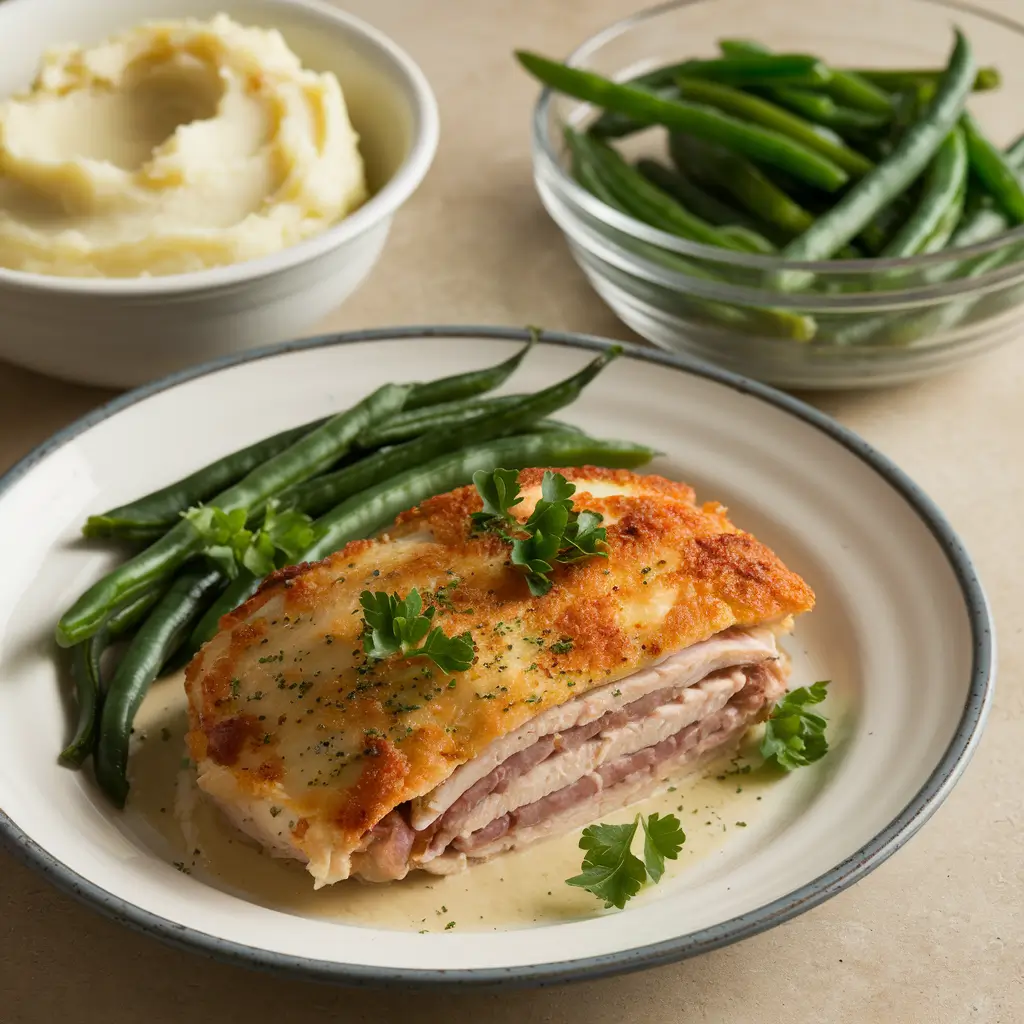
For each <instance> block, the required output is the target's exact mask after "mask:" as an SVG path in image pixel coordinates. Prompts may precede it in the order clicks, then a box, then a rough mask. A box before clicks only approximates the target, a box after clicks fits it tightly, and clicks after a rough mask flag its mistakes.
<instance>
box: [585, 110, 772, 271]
mask: <svg viewBox="0 0 1024 1024" xmlns="http://www.w3.org/2000/svg"><path fill="white" fill-rule="evenodd" d="M565 137H566V141H567V143H568V145H569V147H570V148H571V149H573V151H574V152H575V151H577V150H579V151H582V152H583V153H585V154H586V156H587V158H588V159H589V160H591V161H592V162H593V163H594V164H595V165H596V167H597V168H598V171H599V173H600V174H601V175H602V176H603V178H604V181H605V184H606V185H607V187H608V189H609V191H611V193H612V194H613V195H614V196H615V197H616V198H617V199H618V200H619V202H620V203H621V204H622V205H623V206H624V207H625V208H626V210H627V211H628V212H629V213H630V214H631V215H632V216H633V217H635V218H637V220H642V221H644V222H645V223H647V224H650V225H652V226H653V227H656V228H659V229H660V230H662V231H667V232H669V233H670V234H674V235H679V237H680V238H686V239H688V240H690V241H693V242H701V243H703V244H704V245H717V246H719V247H720V248H723V249H734V250H738V251H740V252H760V251H762V250H761V248H760V247H759V246H757V247H755V246H754V245H753V244H752V243H751V242H750V241H749V239H748V238H747V237H746V236H744V237H742V238H736V237H735V236H734V234H730V233H727V230H726V229H724V228H718V227H715V226H714V225H713V224H709V223H708V222H707V221H705V220H701V218H700V217H697V216H696V215H695V214H692V213H690V211H689V210H687V209H685V208H684V207H683V206H681V205H680V204H679V203H677V202H676V201H675V199H673V198H672V196H670V195H669V194H668V193H666V192H664V191H663V190H662V189H660V188H658V187H657V186H656V185H652V184H651V183H650V182H649V181H648V180H647V179H646V178H645V177H644V176H643V175H642V174H641V173H640V172H639V171H637V170H636V168H635V167H631V166H630V165H629V164H628V163H626V161H625V160H623V159H622V157H621V156H619V154H618V153H616V152H615V150H613V149H611V148H610V147H609V146H608V145H606V144H605V143H604V142H601V140H600V139H594V138H589V137H587V136H585V135H579V134H577V133H576V132H574V131H573V130H572V129H571V128H566V129H565Z"/></svg>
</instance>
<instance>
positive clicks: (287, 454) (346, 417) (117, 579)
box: [57, 384, 409, 647]
mask: <svg viewBox="0 0 1024 1024" xmlns="http://www.w3.org/2000/svg"><path fill="white" fill-rule="evenodd" d="M408 391H409V389H408V387H404V386H398V385H394V384H387V385H385V386H384V387H382V388H378V389H377V390H376V391H375V392H373V394H371V395H369V396H368V397H367V398H364V399H363V400H362V401H361V402H358V403H357V404H356V405H354V406H353V407H352V408H351V409H349V410H348V411H346V412H343V413H340V414H339V415H337V416H333V417H332V418H331V419H329V420H328V421H327V422H326V423H325V424H324V425H323V426H321V427H318V428H317V429H316V430H314V431H313V432H312V433H310V434H307V435H306V436H305V437H303V438H300V439H299V440H298V441H296V442H295V444H293V445H292V446H291V447H290V448H286V449H285V450H284V451H283V452H279V453H278V454H277V455H275V456H274V457H273V458H271V459H269V460H268V461H267V462H265V463H263V464H262V465H261V466H258V467H257V468H256V469H254V470H252V471H251V472H250V473H248V474H247V475H246V476H244V477H243V478H242V479H241V480H240V481H239V482H238V483H236V484H234V485H232V486H231V487H229V488H228V489H227V490H226V491H223V492H221V493H220V494H218V495H216V496H215V497H214V499H213V504H215V505H217V506H218V507H220V508H222V509H224V511H226V512H231V511H233V510H235V509H246V510H247V511H252V510H254V509H255V508H258V507H260V506H261V505H263V503H264V502H265V501H266V500H267V498H269V497H271V496H272V495H274V494H277V493H278V492H279V491H282V490H284V489H285V488H286V487H290V486H291V485H292V484H295V483H298V482H299V481H301V480H306V479H308V478H309V477H311V476H314V475H316V474H317V473H321V472H323V471H324V470H325V469H327V468H328V467H329V466H331V465H332V464H333V463H334V462H336V461H337V460H338V459H339V458H340V457H341V456H342V455H344V454H345V452H347V451H348V449H349V448H350V447H351V446H352V444H353V443H354V441H355V439H356V437H358V435H359V434H360V433H361V432H362V431H363V430H365V429H366V427H367V426H368V425H369V424H370V423H373V422H374V421H375V420H378V419H380V418H382V417H385V416H388V415H390V414H392V413H394V412H397V411H398V410H400V409H401V408H402V404H403V402H404V401H405V398H406V395H407V394H408ZM202 549H203V539H202V537H201V536H200V534H199V531H198V530H196V528H195V527H194V526H193V525H192V524H191V523H190V522H188V520H185V519H182V520H181V521H179V522H178V523H177V524H176V525H175V526H173V527H172V528H171V529H170V530H169V531H168V532H167V533H165V534H164V535H163V537H161V538H160V539H159V540H158V541H156V543H154V544H152V545H150V546H149V547H148V548H146V549H145V550H144V551H141V552H140V553H139V554H137V555H135V556H134V557H133V558H130V559H129V560H128V561H126V562H123V563H122V564H121V565H120V566H118V567H117V568H116V569H115V570H114V571H113V572H111V573H109V574H108V575H106V576H104V577H103V578H102V579H101V580H99V581H98V582H96V583H94V584H93V585H92V586H91V587H90V588H89V589H88V590H87V591H86V592H85V593H84V594H83V595H82V596H81V597H80V598H79V599H78V600H77V601H76V602H75V603H74V604H73V605H72V606H71V608H70V609H69V610H68V611H67V612H65V613H64V615H63V616H62V617H61V620H60V622H59V623H58V624H57V642H58V643H59V644H60V645H61V646H62V647H70V646H72V645H73V644H77V643H80V642H81V641H82V640H85V639H86V638H87V637H90V636H92V635H93V634H94V633H95V632H96V631H97V630H98V629H99V628H100V627H101V626H102V625H103V622H104V620H105V619H106V618H107V616H108V615H110V613H111V612H112V611H114V610H115V609H117V608H119V607H120V606H121V605H124V604H127V603H128V602H129V601H132V600H133V599H135V598H136V597H138V596H139V595H140V594H142V593H143V592H144V591H146V590H149V589H150V588H151V587H153V586H154V585H155V584H157V583H159V582H160V581H161V580H163V579H164V578H165V577H167V576H168V575H169V574H170V573H172V572H174V570H175V569H177V568H178V567H179V566H180V565H182V564H183V563H184V562H185V561H187V560H188V559H189V558H191V557H192V556H193V555H197V554H199V553H200V552H201V551H202Z"/></svg>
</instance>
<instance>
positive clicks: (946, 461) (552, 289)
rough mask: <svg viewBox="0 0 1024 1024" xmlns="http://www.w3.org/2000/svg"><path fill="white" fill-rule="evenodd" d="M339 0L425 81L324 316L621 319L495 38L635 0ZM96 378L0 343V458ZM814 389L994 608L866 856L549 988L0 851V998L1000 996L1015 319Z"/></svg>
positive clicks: (364, 1001)
mask: <svg viewBox="0 0 1024 1024" xmlns="http://www.w3.org/2000/svg"><path fill="white" fill-rule="evenodd" d="M751 2H752V3H753V0H751ZM346 6H348V7H349V8H351V9H353V10H354V11H355V12H356V13H359V14H362V15H363V16H365V17H367V18H368V19H369V20H371V21H373V22H374V23H375V24H376V25H378V26H379V27H380V28H382V29H383V30H384V31H386V32H388V33H391V34H392V35H394V37H395V38H396V39H398V40H399V42H401V43H402V44H403V45H405V46H406V47H407V48H408V49H409V51H410V52H411V53H412V54H413V56H414V57H415V58H416V59H417V60H418V61H420V62H421V64H422V67H423V69H424V70H425V72H426V73H427V75H428V77H429V78H430V80H431V81H432V83H433V85H434V87H435V89H436V90H437V94H438V99H439V102H440V108H441V120H442V133H441V135H442V142H441V148H440V151H439V153H438V157H437V161H436V163H435V165H434V168H433V170H432V171H431V173H430V175H429V177H428V178H427V181H426V183H425V184H424V186H423V188H422V189H421V190H420V192H419V193H418V194H417V195H416V196H415V198H414V199H413V201H412V202H411V203H410V204H409V206H408V207H407V208H406V209H404V210H403V211H402V212H401V214H400V216H399V217H398V219H397V221H396V223H395V227H394V231H393V234H392V237H391V239H390V241H389V243H388V246H387V249H386V251H385V254H384V257H383V259H382V260H381V263H380V265H379V267H378V268H377V270H376V272H375V273H374V275H373V277H372V279H371V280H370V281H369V283H368V284H366V285H365V286H364V287H363V289H362V290H361V291H360V292H359V293H358V294H357V295H356V296H355V297H354V298H353V299H352V300H350V302H349V303H348V304H347V305H346V306H345V308H344V309H343V310H341V311H339V312H338V313H337V314H336V315H335V316H333V317H332V318H331V319H330V321H329V322H328V323H327V324H326V325H325V326H327V327H330V328H339V329H345V328H360V327H369V326H383V325H389V324H398V323H430V322H463V323H494V324H506V323H508V324H523V323H540V324H544V325H545V326H548V327H552V328H565V329H571V330H578V331H587V332H592V333H596V334H602V335H606V336H611V337H620V338H621V337H629V336H630V335H629V333H628V332H627V331H626V330H625V329H624V328H622V327H621V326H620V325H619V324H618V322H617V321H616V320H615V319H614V317H613V316H612V315H611V314H610V313H609V312H608V311H607V309H605V307H604V306H603V305H602V303H601V302H600V300H598V299H597V298H596V297H595V295H594V294H593V293H592V292H591V290H590V289H589V287H588V286H587V284H586V283H585V281H584V279H583V277H582V275H581V274H580V272H579V271H578V270H577V269H576V267H575V265H574V264H573V262H572V261H571V259H570V257H569V254H568V252H567V250H566V248H565V245H564V244H563V242H562V239H561V237H560V235H559V233H558V232H557V230H556V229H555V228H554V226H553V225H552V224H551V223H550V222H549V221H548V219H547V217H546V215H545V213H544V211H543V209H542V208H541V205H540V203H539V201H538V200H537V197H536V195H535V193H534V189H533V183H532V176H531V171H530V157H529V130H528V120H529V111H530V106H531V102H532V99H533V96H534V88H533V86H532V84H531V83H530V82H529V81H528V80H527V79H526V76H525V75H523V74H521V73H519V72H518V71H517V69H516V68H515V66H514V65H513V63H512V61H511V60H510V59H509V50H510V49H511V48H512V46H513V45H518V46H526V47H535V48H537V49H540V50H543V51H545V52H550V53H555V54H558V53H564V52H567V51H568V50H569V49H570V48H571V47H572V46H573V45H574V44H575V43H576V42H578V41H579V40H581V39H583V38H584V37H585V36H587V35H589V34H590V33H591V32H593V31H594V30H596V29H597V28H599V27H601V26H603V25H605V24H607V23H609V22H610V21H613V20H614V19H615V18H617V17H620V16H622V15H624V14H626V13H628V12H629V11H630V10H631V9H632V8H633V7H634V4H633V3H631V2H630V0H588V2H587V3H583V2H582V0H563V2H561V3H554V2H551V0H488V2H487V3H480V2H479V0H476V2H474V0H445V2H443V3H441V2H437V3H432V4H427V3H418V4H413V3H409V2H407V0H358V2H350V3H348V4H347V5H346ZM1001 6H1002V7H1003V9H1005V10H1007V11H1010V10H1013V9H1014V7H1015V2H1014V0H1004V3H1003V4H1001ZM1019 8H1020V0H1016V9H1017V12H1018V13H1019ZM456 26H457V30H456ZM106 397H108V396H107V394H106V393H104V392H101V391H97V390H89V389H85V388H80V387H75V386H73V385H68V384H61V383H57V382H54V381H50V380H45V379H43V378H41V377H37V376H34V375H32V374H29V373H25V372H22V371H19V370H14V369H11V368H8V367H4V366H0V469H2V468H3V467H5V466H6V465H8V464H9V463H10V462H12V461H13V460H15V459H16V458H17V457H19V456H20V455H22V454H24V453H25V452H27V451H28V450H29V449H30V448H31V447H32V446H33V445H35V444H37V443H38V442H40V441H42V440H43V439H44V438H46V437H47V436H48V435H49V434H50V433H51V432H53V431H54V430H56V429H57V428H59V427H61V426H63V425H65V424H66V423H68V422H69V421H71V420H72V419H74V418H75V417H77V416H79V415H80V414H82V413H84V412H86V411H87V410H89V409H91V408H93V407H94V406H95V405H97V404H98V403H99V402H102V401H103V400H104V399H105V398H106ZM813 400H814V401H815V404H817V405H818V406H819V407H820V408H822V409H824V410H825V411H827V412H829V413H831V414H833V415H835V416H837V417H838V418H839V419H840V420H841V421H842V422H843V423H845V424H847V425H848V426H850V427H852V428H853V429H855V430H857V431H859V432H860V433H861V434H863V435H864V436H865V437H867V438H868V440H869V441H871V442H872V443H873V444H875V445H877V446H878V447H879V448H880V449H881V450H882V451H883V452H885V453H886V454H887V455H889V456H890V457H891V458H893V459H895V460H896V462H897V463H899V465H900V466H902V467H903V468H904V469H905V470H906V471H907V472H908V473H910V474H911V476H913V477H914V478H915V479H916V480H917V481H918V482H919V483H920V484H921V485H922V486H923V487H924V488H925V489H926V490H927V491H928V492H929V493H930V494H931V495H932V497H933V498H934V499H935V500H936V501H937V502H938V504H939V505H940V506H941V507H942V508H943V509H944V510H945V512H946V514H947V515H948V516H949V518H950V519H951V520H952V523H953V525H954V526H955V527H956V528H957V529H958V530H959V531H960V532H961V533H962V535H963V537H964V539H965V541H966V543H967V546H968V548H969V550H970V551H971V553H972V554H973V556H974V558H975V559H976V561H977V564H978V568H979V570H980V573H981V576H982V579H983V581H984V583H985V585H986V587H987V589H988V593H989V596H990V598H991V601H992V604H993V606H994V609H995V616H996V620H997V625H998V629H999V642H1000V648H1001V650H1000V663H1001V666H1000V684H999V690H998V694H997V698H996V705H995V708H994V710H993V712H992V715H991V719H990V721H989V724H988V729H987V731H986V733H985V736H984V739H983V741H982V743H981V746H980V749H979V751H978V753H977V755H976V757H975V758H974V761H973V763H972V764H971V766H970V768H969V769H968V771H967V773H966V775H965V776H964V779H963V781H962V783H961V784H960V785H959V786H958V787H957V789H956V791H955V792H954V793H953V795H952V796H951V797H950V799H949V801H948V802H947V803H946V804H945V805H944V806H943V807H942V809H941V810H940V811H939V812H938V814H937V815H936V816H935V818H934V819H933V820H932V821H931V822H930V823H929V824H928V825H927V826H926V827H925V828H924V830H923V831H922V832H921V833H920V835H919V836H918V837H917V838H915V839H913V840H912V841H911V843H910V844H909V846H908V847H906V848H905V849H904V850H902V851H901V852H899V853H898V854H897V855H896V856H895V857H894V858H893V859H892V860H890V861H888V862H887V863H886V864H884V865H883V866H882V867H881V868H879V869H878V870H877V871H876V872H875V873H874V874H872V875H870V876H869V877H868V878H867V879H866V880H865V881H862V882H861V883H860V884H858V885H856V886H855V887H854V888H852V889H851V890H848V891H847V892H845V893H843V894H842V895H840V896H838V897H837V898H835V899H833V900H831V901H829V902H828V903H826V904H825V905H823V906H821V907H818V908H817V909H815V910H813V911H811V912H809V913H807V914H805V915H803V916H802V917H799V918H797V919H796V920H795V921H792V922H790V923H788V924H786V925H783V926H782V927H780V928H777V929H775V930H773V931H771V932H769V933H767V934H764V935H761V936H759V937H757V938H754V939H751V940H749V941H747V942H744V943H742V944H740V945H737V946H733V947H731V948H729V949H724V950H721V951H720V952H717V953H713V954H711V955H708V956H704V957H701V958H698V959H696V960H692V961H689V962H686V963H682V964H678V965H675V966H669V967H664V968H661V969H658V970H653V971H649V972H645V973H640V974H635V975H631V976H628V977H624V978H618V979H611V980H605V981H599V982H593V983H587V984H584V985H580V986H573V987H568V988H561V989H552V990H538V991H532V992H519V993H502V994H497V995H494V994H483V993H477V994H469V995H466V996H463V997H456V996H451V995H445V996H440V995H431V994H429V993H425V994H424V993H420V994H415V995H412V996H410V995H408V994H406V993H404V992H402V991H399V990H396V989H391V990H388V991H383V992H374V991H354V990H344V989H338V988H331V987H327V986H324V985H317V984H307V983H301V982H294V981H286V980H281V979H278V978H274V977H269V976H264V975H260V974H256V973H252V972H249V971H246V970H243V969H241V968H237V967H229V966H224V965H221V964H217V963H213V962H210V961H207V960H204V959H202V958H200V957H199V956H197V955H194V954H191V953H186V952H181V951H178V950H173V949H169V948H166V947H165V946H163V945H161V944H160V943H159V942H157V941H156V940H153V939H150V938H148V937H143V936H140V935H136V934H134V933H132V932H129V931H127V930H125V929H124V928H122V927H121V926H119V925H116V924H114V923H112V922H110V921H108V920H106V919H105V918H103V917H100V916H99V915H98V914H97V913H95V912H94V911H92V910H90V909H87V908H85V907H83V906H81V905H79V904H78V903H76V902H74V901H73V900H72V899H70V898H69V897H67V896H65V895H63V894H62V893H59V892H57V891H56V890H55V889H53V888H52V887H51V886H50V884H49V883H48V882H46V881H44V880H43V879H42V878H40V877H38V876H37V875H35V874H34V873H32V872H31V871H29V870H27V869H26V868H24V867H22V866H21V865H20V864H18V863H16V862H14V861H13V860H11V859H10V858H9V857H7V856H5V855H2V854H0V1024H51V1022H56V1021H60V1022H63V1024H80V1022H81V1024H91V1022H93V1021H96V1022H99V1021H103V1022H104V1024H137V1022H141V1021H145V1022H147V1024H165V1022H178V1021H193V1022H200V1024H202V1022H205V1021H214V1020H218V1021H220V1020H224V1021H236V1020H245V1021H248V1022H252V1024H261V1022H271V1021H273V1022H275V1024H276V1022H281V1021H289V1020H292V1019H296V1018H298V1017H299V1015H300V1014H301V1016H302V1017H303V1018H306V1019H311V1020H320V1021H326V1020H345V1021H347V1022H352V1024H356V1022H361V1021H380V1020H385V1021H390V1020H406V1021H409V1022H414V1024H419V1022H424V1024H427V1022H431V1024H432V1022H435V1021H437V1022H439V1021H450V1020H453V1019H454V1020H487V1021H492V1022H494V1024H513V1022H515V1024H520V1022H523V1021H527V1020H531V1021H533V1020H536V1021H553V1022H566V1024H584V1022H585V1024H612V1022H616V1024H618V1022H621V1021H632V1020H636V1021H643V1022H644V1024H662V1022H664V1024H670V1022H676V1021H681V1020H684V1019H685V1020H686V1021H688V1022H693V1024H697V1022H707V1024H755V1022H759V1021H768V1020H773V1021H774V1020H779V1021H785V1022H786V1024H876V1022H885V1024H888V1022H890V1021H892V1022H900V1024H916V1022H921V1024H967V1022H971V1024H975V1022H976V1024H1011V1022H1020V1021H1024V968H1022V963H1024V954H1022V950H1024V803H1022V799H1021V795H1020V794H1021V779H1024V686H1022V685H1021V676H1022V674H1024V624H1021V623H1020V622H1019V621H1018V620H1017V619H1016V617H1015V613H1014V611H1013V609H1014V608H1015V607H1017V602H1024V582H1022V579H1024V576H1022V573H1021V567H1022V566H1024V531H1021V530H1020V529H1018V526H1019V523H1020V517H1021V511H1020V510H1021V508H1022V507H1024V465H1022V460H1021V441H1020V439H1021V437H1022V436H1024V339H1022V342H1021V343H1019V344H1017V345H1016V346H1014V347H1010V348H1008V349H1006V350H1004V351H1002V352H999V353H996V354H994V355H991V356H988V357H986V358H985V359H983V360H982V361H980V362H978V363H976V364H974V365H973V366H970V367H969V368H967V369H966V370H963V371H961V372H959V373H957V374H955V375H953V376H949V377H944V378H941V379H938V380H933V381H928V382H925V383H922V384H919V385H915V386H911V387H905V388H901V389H899V390H893V391H880V392H873V393H859V394H849V395H829V396H821V397H817V396H814V398H813ZM0 685H2V681H0Z"/></svg>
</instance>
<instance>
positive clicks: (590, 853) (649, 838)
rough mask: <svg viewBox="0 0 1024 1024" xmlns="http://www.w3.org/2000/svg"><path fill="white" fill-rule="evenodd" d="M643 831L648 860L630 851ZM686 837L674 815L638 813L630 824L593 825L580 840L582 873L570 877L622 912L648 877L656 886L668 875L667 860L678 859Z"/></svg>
mask: <svg viewBox="0 0 1024 1024" xmlns="http://www.w3.org/2000/svg"><path fill="white" fill-rule="evenodd" d="M641 826H642V828H643V833H644V858H643V860H641V859H640V858H639V857H637V856H636V854H634V853H633V852H632V850H631V849H630V847H631V846H632V845H633V840H634V838H635V837H636V832H637V828H638V827H641ZM685 842H686V836H685V835H684V834H683V830H682V828H681V827H680V824H679V819H678V818H677V817H676V816H675V815H674V814H666V815H661V814H652V815H650V816H649V817H646V818H645V817H644V816H643V815H642V814H638V815H637V816H636V817H635V818H634V819H633V821H631V822H630V823H629V824H626V825H590V826H589V827H588V828H585V829H584V830H583V835H582V836H581V837H580V849H581V850H585V851H586V853H585V854H584V856H583V865H582V868H581V871H580V874H578V875H575V876H574V877H572V878H567V879H566V880H565V881H566V884H567V885H575V886H578V887H579V888H581V889H586V890H587V892H591V893H593V894H594V895H595V896H596V897H597V898H598V899H601V900H604V905H605V908H606V909H607V908H608V907H618V908H619V910H621V909H622V908H623V907H624V906H625V905H626V903H627V902H628V901H629V900H631V899H632V898H633V897H634V896H635V895H636V894H637V893H638V892H639V891H640V889H641V887H642V886H643V884H644V882H646V881H647V879H648V877H650V880H651V881H652V882H654V883H657V882H659V881H661V877H662V875H664V873H665V861H666V860H675V859H676V858H677V857H678V856H679V851H680V850H681V849H682V848H683V843H685Z"/></svg>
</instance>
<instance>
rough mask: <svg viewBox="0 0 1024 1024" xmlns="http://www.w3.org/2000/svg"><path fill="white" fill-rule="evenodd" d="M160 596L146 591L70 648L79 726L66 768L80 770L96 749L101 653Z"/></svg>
mask: <svg viewBox="0 0 1024 1024" xmlns="http://www.w3.org/2000/svg"><path fill="white" fill-rule="evenodd" d="M162 593H163V591H162V590H161V589H160V588H156V587H155V588H154V589H153V590H149V591H147V592H146V593H144V594H143V595H142V596H141V597H139V598H137V599H136V600H135V601H133V602H132V603H131V604H128V605H125V606H124V607H123V608H119V609H118V610H117V611H116V612H114V614H113V615H111V616H110V618H109V619H107V621H106V622H105V623H104V624H103V628H102V629H101V630H100V631H99V632H98V633H95V634H94V635H93V636H91V637H89V638H88V639H87V640H83V641H82V642H81V643H80V644H76V645H75V646H74V647H72V648H71V677H72V680H73V681H74V684H75V692H76V694H77V700H78V724H77V726H76V728H75V735H74V738H73V739H72V740H71V742H70V743H69V744H68V745H67V746H66V747H65V748H64V750H63V751H62V752H61V755H60V758H61V760H62V761H64V762H65V763H66V764H69V765H74V766H75V767H79V766H81V764H82V762H83V761H85V759H86V758H87V757H88V756H89V755H90V754H91V753H92V752H93V748H94V747H95V745H96V727H97V725H98V717H99V706H100V697H101V695H102V692H103V674H102V672H101V670H100V659H101V658H102V657H103V652H104V650H105V649H106V647H107V645H108V644H109V643H110V641H111V640H116V639H117V638H118V637H120V636H123V635H124V634H125V633H127V632H128V631H129V630H130V629H131V628H132V627H133V626H135V625H136V624H137V623H138V622H140V621H141V620H142V619H143V618H145V616H146V614H147V613H148V612H149V610H150V608H152V607H153V605H155V604H156V602H157V601H158V600H159V599H160V597H161V595H162Z"/></svg>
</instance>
